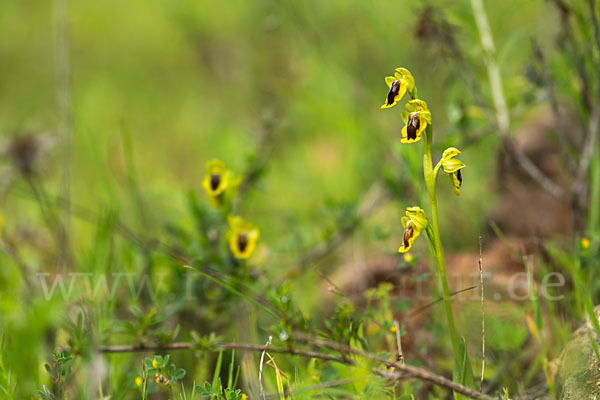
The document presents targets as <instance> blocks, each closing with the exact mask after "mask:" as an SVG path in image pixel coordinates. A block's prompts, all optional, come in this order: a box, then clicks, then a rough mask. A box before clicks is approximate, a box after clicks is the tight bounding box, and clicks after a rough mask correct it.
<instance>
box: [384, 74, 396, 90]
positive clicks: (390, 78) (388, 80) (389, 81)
mask: <svg viewBox="0 0 600 400" xmlns="http://www.w3.org/2000/svg"><path fill="white" fill-rule="evenodd" d="M396 80H397V79H396V78H395V77H393V76H386V77H385V83H386V84H387V85H388V87H389V88H391V87H392V83H394V81H396Z"/></svg>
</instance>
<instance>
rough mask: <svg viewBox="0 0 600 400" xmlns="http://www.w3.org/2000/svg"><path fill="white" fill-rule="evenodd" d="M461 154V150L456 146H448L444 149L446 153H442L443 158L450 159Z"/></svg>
mask: <svg viewBox="0 0 600 400" xmlns="http://www.w3.org/2000/svg"><path fill="white" fill-rule="evenodd" d="M459 154H460V150H459V149H457V148H456V147H448V148H447V149H446V150H444V153H443V154H442V160H444V159H445V160H449V159H451V158H452V157H456V156H457V155H459Z"/></svg>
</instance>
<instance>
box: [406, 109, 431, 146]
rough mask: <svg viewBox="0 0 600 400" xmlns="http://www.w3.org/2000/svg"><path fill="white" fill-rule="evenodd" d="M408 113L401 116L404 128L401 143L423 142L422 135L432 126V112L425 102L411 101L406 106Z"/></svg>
mask: <svg viewBox="0 0 600 400" xmlns="http://www.w3.org/2000/svg"><path fill="white" fill-rule="evenodd" d="M406 108H407V109H408V111H404V112H403V113H402V114H401V117H402V120H403V121H404V126H403V127H402V139H400V142H401V143H415V142H418V141H419V140H421V134H422V133H423V132H424V131H425V128H427V124H431V112H430V111H429V110H428V109H427V103H425V102H424V101H423V100H418V99H415V100H411V101H409V102H408V103H407V104H406Z"/></svg>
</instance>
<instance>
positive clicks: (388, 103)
mask: <svg viewBox="0 0 600 400" xmlns="http://www.w3.org/2000/svg"><path fill="white" fill-rule="evenodd" d="M385 83H386V84H387V85H388V87H389V88H390V90H389V92H388V94H387V98H386V99H385V103H384V104H383V105H382V106H381V108H390V107H393V106H395V105H396V103H397V102H398V101H399V100H401V99H402V97H403V96H404V93H406V91H407V90H408V92H409V93H412V92H413V91H414V90H415V79H414V78H413V76H412V74H411V73H410V72H409V71H408V70H407V69H406V68H396V72H395V73H394V76H386V77H385Z"/></svg>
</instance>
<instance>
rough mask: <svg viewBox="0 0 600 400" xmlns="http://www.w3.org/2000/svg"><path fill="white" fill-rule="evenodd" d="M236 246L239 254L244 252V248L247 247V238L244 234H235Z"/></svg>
mask: <svg viewBox="0 0 600 400" xmlns="http://www.w3.org/2000/svg"><path fill="white" fill-rule="evenodd" d="M237 245H238V249H240V252H242V253H243V252H244V250H246V247H248V236H247V235H246V232H239V233H238V234H237Z"/></svg>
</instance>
